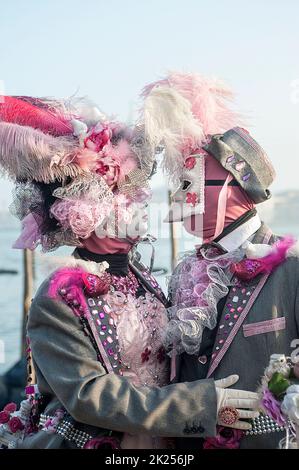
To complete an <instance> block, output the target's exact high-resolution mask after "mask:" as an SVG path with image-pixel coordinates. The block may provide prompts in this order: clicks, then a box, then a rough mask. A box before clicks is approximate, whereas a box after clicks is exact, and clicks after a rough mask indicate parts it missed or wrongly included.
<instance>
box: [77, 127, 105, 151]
mask: <svg viewBox="0 0 299 470" xmlns="http://www.w3.org/2000/svg"><path fill="white" fill-rule="evenodd" d="M111 137H112V131H111V129H109V127H108V126H107V125H105V126H102V125H101V124H98V125H97V126H95V127H93V128H92V129H91V131H90V132H89V134H88V136H87V137H86V139H85V140H84V145H85V147H86V148H88V149H90V150H93V151H94V152H100V151H101V150H102V149H103V148H104V147H105V145H107V144H108V142H110V139H111Z"/></svg>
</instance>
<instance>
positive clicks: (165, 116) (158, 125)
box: [142, 85, 204, 182]
mask: <svg viewBox="0 0 299 470" xmlns="http://www.w3.org/2000/svg"><path fill="white" fill-rule="evenodd" d="M142 120H143V124H144V129H145V136H146V139H147V140H148V141H149V143H150V146H151V148H152V151H153V152H155V149H156V148H157V147H158V146H161V145H162V146H163V147H164V149H165V153H164V159H163V167H164V170H165V171H166V173H167V174H168V175H169V176H170V179H171V180H172V181H174V182H175V181H176V180H177V178H178V176H179V173H180V170H181V169H182V167H183V163H184V154H183V149H184V147H185V146H186V144H187V145H188V147H191V148H196V147H197V146H199V145H200V143H201V142H202V140H203V139H204V133H203V130H202V127H201V126H200V124H199V123H198V122H197V121H196V119H195V118H194V116H193V113H192V110H191V104H190V102H189V101H188V100H186V99H185V98H184V97H183V96H182V95H180V94H179V93H178V92H177V91H176V90H175V89H174V88H169V87H168V86H163V85H158V86H156V87H154V88H153V89H152V90H151V91H150V93H149V94H148V95H147V96H146V98H145V100H144V108H143V116H142Z"/></svg>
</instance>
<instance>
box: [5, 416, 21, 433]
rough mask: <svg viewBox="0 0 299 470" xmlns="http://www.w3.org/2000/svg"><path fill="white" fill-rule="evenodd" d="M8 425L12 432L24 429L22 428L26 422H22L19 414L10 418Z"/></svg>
mask: <svg viewBox="0 0 299 470" xmlns="http://www.w3.org/2000/svg"><path fill="white" fill-rule="evenodd" d="M8 426H9V429H10V430H11V432H12V433H15V432H17V431H22V429H24V424H23V423H22V421H21V420H20V418H18V417H17V416H14V417H13V418H11V419H10V421H9V423H8Z"/></svg>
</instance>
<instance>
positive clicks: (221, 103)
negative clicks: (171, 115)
mask: <svg viewBox="0 0 299 470" xmlns="http://www.w3.org/2000/svg"><path fill="white" fill-rule="evenodd" d="M155 86H166V87H169V88H171V89H175V90H176V91H177V92H178V93H179V94H180V95H181V96H183V97H184V98H185V99H186V100H188V102H189V103H190V105H191V110H192V113H193V115H194V116H195V118H196V120H197V121H198V122H199V123H200V125H201V126H202V128H203V131H204V133H205V135H206V136H207V135H213V134H221V133H223V132H226V131H227V130H229V129H231V128H232V127H235V126H242V125H243V124H244V123H243V119H242V117H241V115H240V114H239V113H237V112H236V111H235V110H234V109H233V107H232V105H233V101H234V93H233V92H232V90H231V89H230V88H229V87H228V86H227V85H226V84H225V83H224V82H223V81H221V80H219V79H217V78H210V77H204V76H203V75H200V74H198V73H182V72H175V71H174V72H170V73H169V75H168V76H167V77H166V78H165V79H163V80H159V81H157V82H155V83H152V84H150V85H148V86H147V87H145V88H144V90H143V94H142V95H143V96H144V97H146V96H148V94H149V93H150V92H151V90H152V89H153V88H154V87H155Z"/></svg>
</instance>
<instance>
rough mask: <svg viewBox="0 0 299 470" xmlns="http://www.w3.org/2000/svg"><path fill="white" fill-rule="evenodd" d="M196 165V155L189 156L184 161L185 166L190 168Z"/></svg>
mask: <svg viewBox="0 0 299 470" xmlns="http://www.w3.org/2000/svg"><path fill="white" fill-rule="evenodd" d="M195 165H196V158H195V157H187V158H186V160H185V163H184V167H185V168H187V169H188V170H192V169H193V168H194V167H195Z"/></svg>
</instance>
